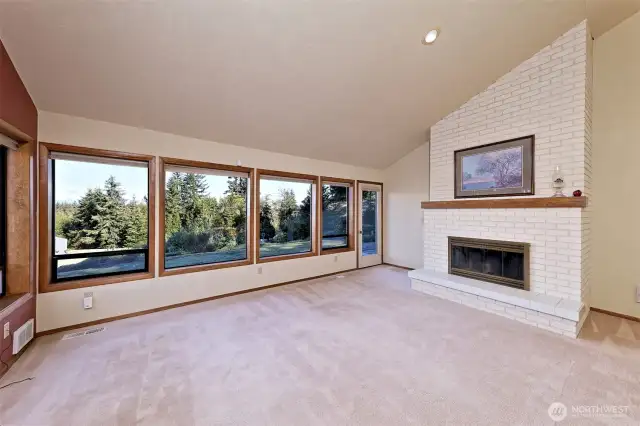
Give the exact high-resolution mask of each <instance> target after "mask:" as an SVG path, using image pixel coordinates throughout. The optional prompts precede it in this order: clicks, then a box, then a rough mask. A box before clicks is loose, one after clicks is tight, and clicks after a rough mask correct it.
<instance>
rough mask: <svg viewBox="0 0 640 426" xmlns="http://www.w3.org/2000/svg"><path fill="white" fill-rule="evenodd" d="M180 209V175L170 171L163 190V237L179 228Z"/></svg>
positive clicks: (168, 235)
mask: <svg viewBox="0 0 640 426" xmlns="http://www.w3.org/2000/svg"><path fill="white" fill-rule="evenodd" d="M182 210H183V208H182V176H181V175H180V173H172V174H171V176H170V177H169V180H168V181H167V186H166V190H165V225H164V230H165V238H169V237H170V236H171V235H173V234H175V233H176V232H178V231H179V230H180V227H181V225H182V222H181V221H182V219H181V216H182Z"/></svg>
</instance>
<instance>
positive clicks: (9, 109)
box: [0, 41, 38, 139]
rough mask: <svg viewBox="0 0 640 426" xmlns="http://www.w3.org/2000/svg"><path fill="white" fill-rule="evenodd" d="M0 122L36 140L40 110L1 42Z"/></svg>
mask: <svg viewBox="0 0 640 426" xmlns="http://www.w3.org/2000/svg"><path fill="white" fill-rule="evenodd" d="M0 120H3V121H5V122H7V123H8V124H10V125H12V126H14V127H17V128H18V129H19V130H20V131H22V132H24V133H26V134H28V135H29V136H31V137H32V138H34V139H36V134H37V132H38V110H37V109H36V106H35V105H34V103H33V101H32V100H31V96H29V92H27V89H26V88H25V87H24V84H22V80H21V79H20V76H19V75H18V72H17V71H16V69H15V67H14V66H13V62H12V61H11V58H10V57H9V54H8V53H7V51H6V50H5V48H4V45H3V44H2V41H0Z"/></svg>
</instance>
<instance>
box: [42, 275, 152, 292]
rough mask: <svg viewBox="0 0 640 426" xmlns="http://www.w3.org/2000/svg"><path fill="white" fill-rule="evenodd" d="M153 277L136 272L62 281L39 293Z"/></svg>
mask: <svg viewBox="0 0 640 426" xmlns="http://www.w3.org/2000/svg"><path fill="white" fill-rule="evenodd" d="M154 277H155V274H154V273H153V272H136V273H133V274H123V275H112V276H110V277H96V278H87V279H78V280H74V281H64V282H61V283H48V284H47V285H45V286H44V288H40V293H49V292H53V291H65V290H74V289H76V288H85V287H96V286H101V285H109V284H118V283H125V282H129V281H139V280H148V279H151V278H154Z"/></svg>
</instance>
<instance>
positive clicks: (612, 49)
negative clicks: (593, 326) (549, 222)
mask: <svg viewBox="0 0 640 426" xmlns="http://www.w3.org/2000/svg"><path fill="white" fill-rule="evenodd" d="M593 102H594V103H593V139H594V143H593V195H594V196H593V244H592V247H593V253H592V260H593V275H592V280H593V283H592V306H594V307H596V308H601V309H606V310H609V311H614V312H618V313H622V314H627V315H633V316H635V317H640V304H638V303H636V302H635V292H636V286H638V285H640V274H639V273H638V269H637V265H638V254H639V253H640V221H639V220H638V217H639V215H640V199H639V198H638V191H639V187H638V182H640V167H639V166H638V164H639V161H638V159H639V158H640V14H636V15H634V16H632V17H631V18H629V19H628V20H626V21H624V22H623V23H622V24H620V25H618V26H617V27H615V28H613V29H612V30H610V31H609V32H607V33H605V34H604V35H603V36H601V37H599V38H598V39H596V40H595V46H594V94H593Z"/></svg>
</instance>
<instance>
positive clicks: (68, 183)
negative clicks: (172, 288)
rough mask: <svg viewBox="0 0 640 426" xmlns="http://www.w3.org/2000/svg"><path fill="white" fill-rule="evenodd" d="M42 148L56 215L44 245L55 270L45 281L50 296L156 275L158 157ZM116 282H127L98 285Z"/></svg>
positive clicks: (51, 207)
mask: <svg viewBox="0 0 640 426" xmlns="http://www.w3.org/2000/svg"><path fill="white" fill-rule="evenodd" d="M42 145H43V147H42V150H44V152H42V151H41V161H45V162H46V170H47V172H48V176H49V179H48V180H49V182H48V186H47V200H46V201H47V204H48V206H49V207H48V211H49V213H50V218H49V220H48V224H49V226H48V230H47V231H46V232H47V233H48V234H49V235H48V237H49V238H48V239H47V240H44V242H45V243H46V244H45V245H44V246H48V248H49V251H48V257H49V259H48V263H49V264H50V270H49V271H47V272H48V274H47V276H46V277H43V279H44V280H45V281H44V282H45V288H46V290H45V291H47V290H49V288H48V286H49V285H50V286H51V288H53V289H56V287H58V286H60V287H61V288H68V287H66V286H65V284H71V285H73V286H77V283H80V284H85V283H86V285H99V284H103V283H110V282H118V281H124V280H126V277H127V276H131V275H133V274H138V275H140V274H147V275H150V276H153V270H154V265H153V262H152V257H153V249H152V247H150V246H151V245H152V241H153V238H152V237H151V235H150V234H151V230H152V227H153V225H152V222H153V208H152V203H151V202H150V198H153V194H152V191H153V189H152V188H154V186H153V185H152V181H153V180H155V179H154V178H155V177H154V176H153V158H152V157H146V156H138V155H135V154H124V153H115V152H112V151H101V150H92V149H88V148H78V147H65V146H59V145H53V144H42ZM43 157H44V158H43ZM41 170H42V169H41ZM43 208H44V207H43ZM44 211H47V210H44ZM41 233H42V229H41ZM41 237H43V236H42V235H41ZM45 238H46V236H45ZM150 243H151V244H150ZM42 246H43V245H41V247H42ZM147 275H145V277H146V276H147ZM113 277H122V279H116V280H113V279H109V280H107V281H95V279H100V278H113ZM85 280H86V281H85Z"/></svg>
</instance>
